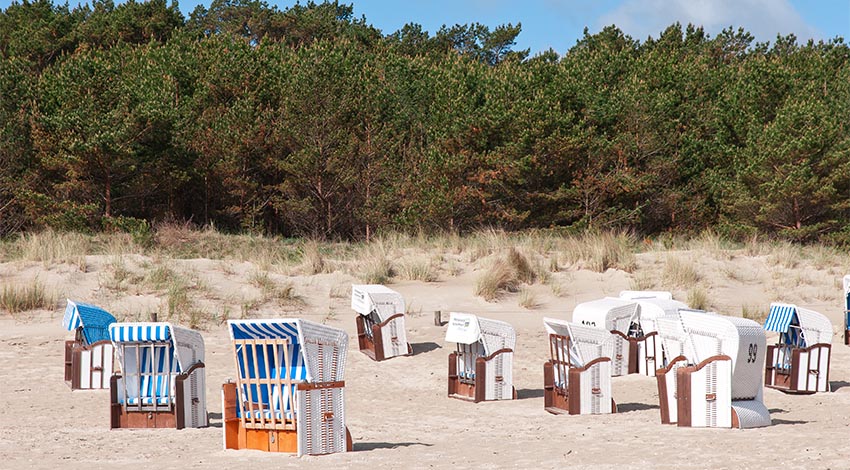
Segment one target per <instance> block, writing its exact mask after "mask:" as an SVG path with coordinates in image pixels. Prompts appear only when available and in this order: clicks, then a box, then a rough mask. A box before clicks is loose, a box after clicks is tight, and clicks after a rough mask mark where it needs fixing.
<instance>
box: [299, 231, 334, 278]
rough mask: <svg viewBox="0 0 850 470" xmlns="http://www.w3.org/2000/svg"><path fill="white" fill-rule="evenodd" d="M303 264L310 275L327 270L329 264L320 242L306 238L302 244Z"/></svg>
mask: <svg viewBox="0 0 850 470" xmlns="http://www.w3.org/2000/svg"><path fill="white" fill-rule="evenodd" d="M301 266H302V268H303V269H304V271H305V272H306V273H307V274H310V275H312V274H319V273H323V272H325V269H326V268H327V267H328V265H327V263H326V262H325V258H324V256H322V253H321V251H320V249H319V242H317V241H315V240H306V241H304V243H302V244H301Z"/></svg>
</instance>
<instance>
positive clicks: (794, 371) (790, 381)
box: [764, 343, 832, 395]
mask: <svg viewBox="0 0 850 470" xmlns="http://www.w3.org/2000/svg"><path fill="white" fill-rule="evenodd" d="M784 347H786V346H784V345H781V344H773V345H770V346H768V347H767V360H766V361H765V367H764V385H765V386H766V387H770V388H772V389H775V390H779V391H780V392H784V393H788V394H796V395H811V394H813V393H816V392H826V391H828V389H829V366H830V361H831V360H832V345H830V344H826V343H818V344H813V345H811V346H809V347H806V348H793V347H792V348H787V349H788V350H789V352H790V355H791V360H790V367H788V368H783V367H776V361H775V360H773V358H774V357H776V355H777V352H778V350H779V349H781V348H784ZM786 354H787V353H786ZM824 355H826V371H825V374H826V377H825V379H824V381H823V383H824V384H825V387H819V382H821V380H820V375H821V374H822V373H824V371H821V370H820V364H821V362H822V361H823V356H824ZM803 358H805V363H804V362H803ZM801 377H804V378H803V380H800V378H801Z"/></svg>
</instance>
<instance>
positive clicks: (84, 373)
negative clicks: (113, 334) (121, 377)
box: [62, 299, 115, 390]
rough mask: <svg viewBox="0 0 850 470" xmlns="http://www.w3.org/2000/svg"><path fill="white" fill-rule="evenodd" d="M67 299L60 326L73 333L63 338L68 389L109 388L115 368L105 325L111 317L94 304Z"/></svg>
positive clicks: (107, 324) (111, 319)
mask: <svg viewBox="0 0 850 470" xmlns="http://www.w3.org/2000/svg"><path fill="white" fill-rule="evenodd" d="M67 302H68V304H67V306H66V307H65V315H64V316H63V318H62V326H63V327H64V328H65V329H66V330H68V331H74V332H75V335H74V339H73V340H69V341H65V382H66V383H68V385H69V386H70V387H71V389H72V390H79V389H105V388H109V379H110V377H112V373H113V372H114V371H115V369H114V367H115V361H114V360H113V359H114V355H115V354H114V348H113V347H112V342H111V341H110V340H109V325H111V324H112V323H115V317H114V316H112V314H111V313H109V312H107V311H106V310H104V309H102V308H100V307H98V306H96V305H89V304H85V303H82V302H75V301H73V300H70V299H68V301H67Z"/></svg>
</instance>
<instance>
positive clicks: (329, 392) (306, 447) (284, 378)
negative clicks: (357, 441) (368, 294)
mask: <svg viewBox="0 0 850 470" xmlns="http://www.w3.org/2000/svg"><path fill="white" fill-rule="evenodd" d="M228 330H229V331H230V337H231V339H232V341H233V355H234V359H235V362H236V381H235V382H233V381H232V380H230V381H228V382H227V383H225V384H224V385H223V387H222V402H223V413H222V414H223V421H224V426H223V428H224V429H223V433H224V448H225V449H255V450H262V451H267V452H294V453H297V454H298V455H304V454H307V455H319V454H330V453H335V452H346V451H348V450H351V436H350V434H349V433H348V430H347V428H346V427H345V382H344V378H345V377H344V375H345V357H346V353H347V351H348V335H347V334H346V333H345V331H343V330H340V329H338V328H332V327H329V326H325V325H321V324H318V323H313V322H310V321H307V320H301V319H293V318H285V319H274V320H230V321H228Z"/></svg>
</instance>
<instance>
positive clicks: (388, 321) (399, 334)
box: [351, 284, 413, 361]
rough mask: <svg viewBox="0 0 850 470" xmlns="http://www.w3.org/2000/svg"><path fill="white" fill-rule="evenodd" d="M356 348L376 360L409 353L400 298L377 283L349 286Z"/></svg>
mask: <svg viewBox="0 0 850 470" xmlns="http://www.w3.org/2000/svg"><path fill="white" fill-rule="evenodd" d="M351 308H352V309H354V311H355V312H357V340H358V344H359V346H360V351H361V352H363V353H364V354H366V355H367V356H369V357H370V358H372V359H374V360H376V361H383V360H384V359H389V358H391V357H395V356H407V355H409V354H413V349H412V348H411V346H410V344H408V342H407V332H406V331H405V328H404V298H403V297H402V296H401V294H399V293H398V292H396V291H394V290H392V289H390V288H388V287H385V286H382V285H377V284H366V285H358V284H354V285H352V286H351Z"/></svg>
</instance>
